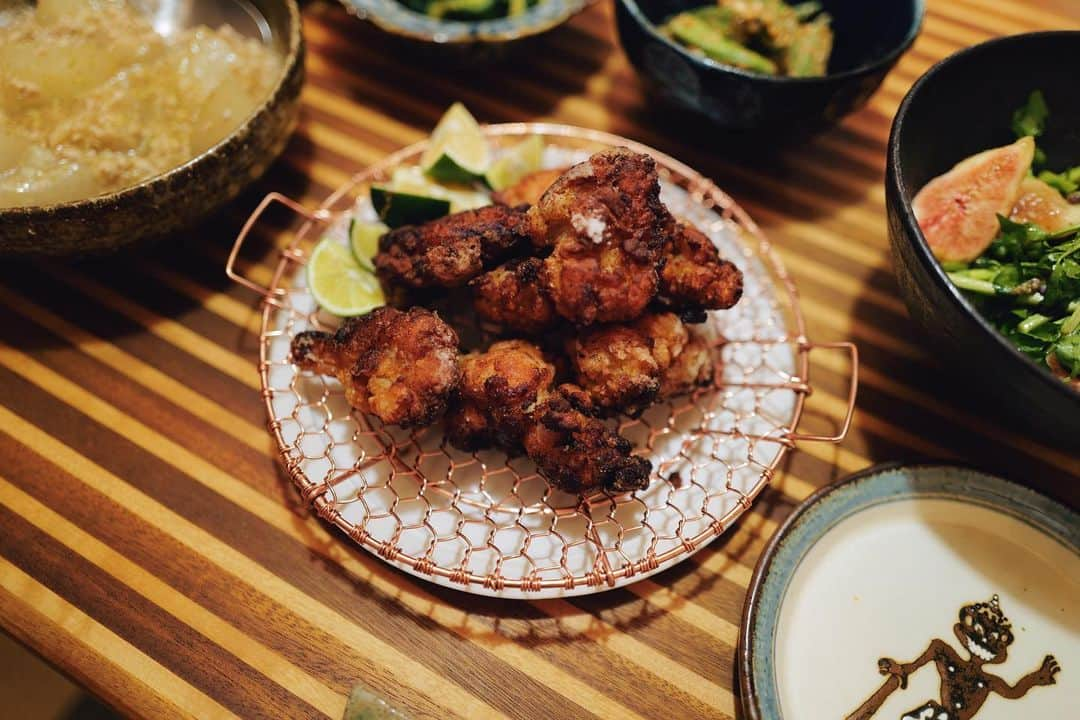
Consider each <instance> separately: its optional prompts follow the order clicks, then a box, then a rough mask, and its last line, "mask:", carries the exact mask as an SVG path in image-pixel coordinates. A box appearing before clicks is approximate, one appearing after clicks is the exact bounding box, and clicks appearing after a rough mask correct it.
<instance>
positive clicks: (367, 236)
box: [349, 218, 390, 272]
mask: <svg viewBox="0 0 1080 720" xmlns="http://www.w3.org/2000/svg"><path fill="white" fill-rule="evenodd" d="M389 229H390V228H388V227H386V226H385V225H383V224H382V223H370V222H364V221H362V220H357V219H356V218H353V219H352V220H350V221H349V247H350V248H352V254H353V257H354V258H356V262H358V263H360V267H362V268H364V269H365V270H367V271H368V272H375V261H374V260H375V256H376V255H378V254H379V238H381V237H382V236H383V235H384V234H386V231H387V230H389Z"/></svg>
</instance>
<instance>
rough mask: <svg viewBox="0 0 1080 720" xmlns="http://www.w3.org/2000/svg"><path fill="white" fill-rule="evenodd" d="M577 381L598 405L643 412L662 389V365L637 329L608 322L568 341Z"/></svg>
mask: <svg viewBox="0 0 1080 720" xmlns="http://www.w3.org/2000/svg"><path fill="white" fill-rule="evenodd" d="M567 346H568V347H567V350H568V351H569V353H570V360H571V364H572V365H573V368H574V372H575V376H576V380H577V382H578V384H579V385H581V386H582V387H583V388H584V389H585V390H586V391H587V392H588V393H589V396H590V397H591V398H592V400H593V402H594V403H596V405H597V406H598V407H599V408H602V409H603V410H605V411H610V410H621V411H624V412H627V413H630V414H633V413H634V412H636V411H640V410H642V409H644V408H646V407H648V405H649V404H650V403H652V401H653V400H654V399H655V398H656V394H657V393H658V392H659V391H660V367H659V365H658V364H657V362H656V358H654V357H653V353H652V348H651V347H650V343H649V340H648V338H646V337H645V336H643V335H642V334H641V333H640V332H638V331H637V329H635V328H633V327H629V326H623V325H606V326H602V327H600V328H596V329H594V330H589V331H587V332H585V333H584V334H582V335H581V336H580V337H577V338H574V339H572V340H570V341H569V342H568V343H567Z"/></svg>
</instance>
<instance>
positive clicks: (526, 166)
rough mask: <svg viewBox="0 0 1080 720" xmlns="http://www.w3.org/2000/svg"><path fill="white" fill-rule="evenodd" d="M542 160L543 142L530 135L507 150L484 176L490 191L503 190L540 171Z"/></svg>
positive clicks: (537, 137) (537, 136) (538, 137)
mask: <svg viewBox="0 0 1080 720" xmlns="http://www.w3.org/2000/svg"><path fill="white" fill-rule="evenodd" d="M543 159H544V140H543V138H541V137H540V136H539V135H530V136H529V137H528V138H526V139H525V140H522V141H521V142H520V143H518V144H517V145H514V146H513V147H511V148H509V149H507V151H506V153H505V154H503V155H502V157H500V158H499V159H498V160H496V161H495V163H494V164H493V165H492V166H491V169H490V170H488V171H487V174H486V175H485V176H484V180H485V181H486V182H487V185H488V187H490V188H491V189H492V190H505V189H506V188H508V187H510V186H511V185H513V184H515V183H517V182H518V181H519V180H521V179H522V178H523V177H525V176H526V175H528V174H529V173H532V172H536V171H537V170H539V169H540V167H541V163H542V162H543Z"/></svg>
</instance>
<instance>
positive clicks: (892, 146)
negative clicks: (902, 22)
mask: <svg viewBox="0 0 1080 720" xmlns="http://www.w3.org/2000/svg"><path fill="white" fill-rule="evenodd" d="M1077 47H1080V32H1049V33H1032V34H1027V35H1016V36H1012V37H1005V38H1000V39H997V40H991V41H989V42H986V43H983V44H981V45H976V46H975V47H972V48H968V49H967V50H963V51H961V52H959V53H956V54H955V55H953V56H951V57H949V58H947V59H945V60H943V61H941V62H940V63H938V64H937V65H935V66H934V67H932V68H931V69H930V70H929V71H928V72H927V73H926V74H925V75H923V76H922V77H921V78H920V79H919V80H918V81H917V82H916V83H915V85H914V86H913V87H912V88H911V90H910V92H908V94H907V97H905V98H904V101H903V102H902V103H901V104H900V109H899V110H898V111H897V113H896V118H895V120H894V121H893V127H892V134H891V136H890V138H889V149H888V169H887V173H886V178H885V191H886V202H887V207H888V215H889V237H890V240H891V243H892V249H893V257H894V263H893V265H894V267H895V269H896V279H897V282H898V284H899V286H900V291H901V294H902V295H903V297H904V301H905V302H906V304H907V307H908V310H909V311H910V313H911V317H912V318H913V319H914V320H915V322H916V323H917V324H918V325H919V326H920V327H921V328H922V329H923V330H924V331H925V332H926V336H927V338H928V342H929V345H930V346H931V348H932V349H933V351H934V353H935V354H936V355H938V356H940V357H943V358H948V359H949V360H951V361H952V362H954V363H955V364H956V366H957V370H958V374H959V375H960V376H961V377H962V378H964V379H965V380H966V381H968V384H969V385H970V386H971V387H973V388H975V389H977V391H978V394H979V396H980V397H981V398H988V399H989V401H990V404H992V405H993V406H994V407H996V408H998V409H999V410H1000V411H1001V414H1002V415H1003V416H1005V417H1008V418H1011V422H1012V424H1014V425H1015V426H1017V427H1019V428H1024V429H1031V430H1035V431H1038V432H1039V433H1040V434H1041V435H1042V436H1044V437H1049V438H1056V439H1057V440H1058V441H1059V442H1060V443H1061V444H1064V445H1065V446H1066V447H1071V448H1073V449H1075V448H1076V438H1077V437H1080V393H1077V392H1075V391H1074V390H1072V389H1070V388H1069V387H1068V386H1067V385H1066V384H1065V383H1063V382H1062V381H1061V380H1060V379H1058V378H1056V377H1054V376H1053V375H1052V374H1051V373H1050V371H1049V370H1048V369H1047V368H1046V367H1045V366H1043V365H1041V364H1038V363H1035V362H1034V361H1032V360H1031V359H1029V358H1028V357H1027V356H1025V355H1023V354H1022V353H1020V352H1019V351H1018V350H1016V349H1015V348H1014V347H1013V346H1012V344H1010V343H1009V342H1008V341H1007V340H1006V339H1005V338H1004V337H1003V336H1001V335H1000V334H998V332H997V330H995V329H994V327H993V326H992V325H990V324H989V323H988V322H986V321H985V320H984V319H983V318H982V316H981V315H980V314H979V313H978V311H977V310H976V309H975V308H974V306H972V305H971V304H970V303H969V302H968V301H967V300H966V299H965V298H964V296H963V294H962V293H961V292H960V291H959V290H957V289H956V287H955V286H954V285H953V284H952V283H951V282H950V281H949V279H948V277H947V276H946V275H945V271H944V270H942V268H941V265H940V264H939V263H938V262H937V260H936V259H935V258H934V255H933V253H932V252H931V250H930V247H929V245H927V243H926V239H925V238H924V237H923V234H922V231H920V230H919V225H918V221H917V220H916V219H915V214H914V212H913V211H912V209H911V200H912V198H913V197H914V196H915V194H916V193H917V192H918V191H919V190H920V189H921V188H922V186H923V185H925V184H926V183H927V182H928V181H929V180H931V179H932V178H934V177H936V176H937V175H940V174H941V173H943V172H945V171H946V170H948V169H949V168H951V167H952V166H953V165H955V164H956V163H957V162H959V161H960V160H963V159H964V158H966V157H968V156H969V155H972V154H974V153H976V152H979V151H982V150H986V149H987V148H992V147H998V146H1000V145H1005V144H1007V143H1010V142H1012V141H1013V140H1014V138H1013V135H1012V131H1011V130H1010V122H1009V121H1010V118H1011V117H1012V112H1013V110H1014V109H1015V108H1018V107H1020V106H1022V105H1023V104H1024V102H1025V101H1026V99H1027V97H1028V95H1029V94H1030V93H1031V91H1032V90H1035V89H1041V90H1042V91H1043V93H1044V94H1045V96H1046V99H1047V103H1048V104H1049V106H1050V110H1051V115H1050V119H1049V123H1048V126H1047V130H1046V134H1045V135H1044V136H1043V137H1041V138H1039V144H1040V146H1041V147H1043V148H1044V149H1045V150H1046V151H1047V153H1048V154H1049V156H1050V157H1051V158H1063V159H1067V158H1071V160H1070V161H1069V162H1080V131H1078V128H1080V96H1078V95H1077V93H1076V89H1075V80H1074V78H1073V75H1072V73H1071V72H1070V71H1069V70H1068V68H1066V67H1063V66H1062V64H1061V58H1062V57H1064V56H1065V54H1067V53H1070V52H1075V50H1076V48H1077Z"/></svg>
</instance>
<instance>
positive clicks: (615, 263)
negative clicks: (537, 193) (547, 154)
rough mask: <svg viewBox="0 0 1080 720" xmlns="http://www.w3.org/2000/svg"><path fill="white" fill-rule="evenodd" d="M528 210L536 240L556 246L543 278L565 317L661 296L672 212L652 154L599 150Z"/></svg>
mask: <svg viewBox="0 0 1080 720" xmlns="http://www.w3.org/2000/svg"><path fill="white" fill-rule="evenodd" d="M529 216H530V218H532V220H533V222H534V236H533V242H534V244H535V245H536V246H537V247H538V248H541V249H543V248H552V252H551V255H549V256H548V257H547V258H546V259H545V260H544V275H543V282H544V285H545V286H546V287H547V289H548V294H549V295H550V297H551V299H552V301H553V302H554V304H555V309H556V311H557V312H558V313H559V315H561V316H562V317H564V318H566V319H568V320H570V321H571V322H574V323H575V324H578V325H590V324H592V323H597V322H618V321H622V320H632V319H633V318H635V317H637V316H638V315H640V314H641V313H642V312H643V311H644V310H645V307H646V306H647V305H648V304H649V303H650V302H651V301H652V299H653V298H654V297H655V295H656V292H657V289H658V286H659V277H658V274H657V267H658V265H659V263H660V260H661V256H662V252H663V249H664V246H665V244H666V243H667V240H668V238H667V236H668V235H669V234H670V232H671V231H672V230H673V228H674V220H673V219H672V217H671V214H670V213H669V212H668V211H667V208H665V207H664V205H663V203H662V202H660V180H659V176H658V175H657V172H656V163H655V161H654V160H653V159H652V158H651V157H649V156H648V155H642V154H639V153H634V152H631V151H629V150H626V149H623V148H619V149H614V150H606V151H604V152H599V153H596V154H595V155H593V156H592V157H590V158H589V159H588V160H586V161H585V162H582V163H579V164H577V165H575V166H573V167H572V168H570V169H569V170H567V171H566V172H565V173H563V175H562V176H560V177H559V178H558V179H557V180H556V181H555V182H554V183H553V184H552V185H551V187H549V188H548V189H547V191H546V192H545V193H544V194H543V196H542V197H541V198H540V200H539V202H537V204H536V205H534V206H533V207H532V208H530V209H529Z"/></svg>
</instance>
